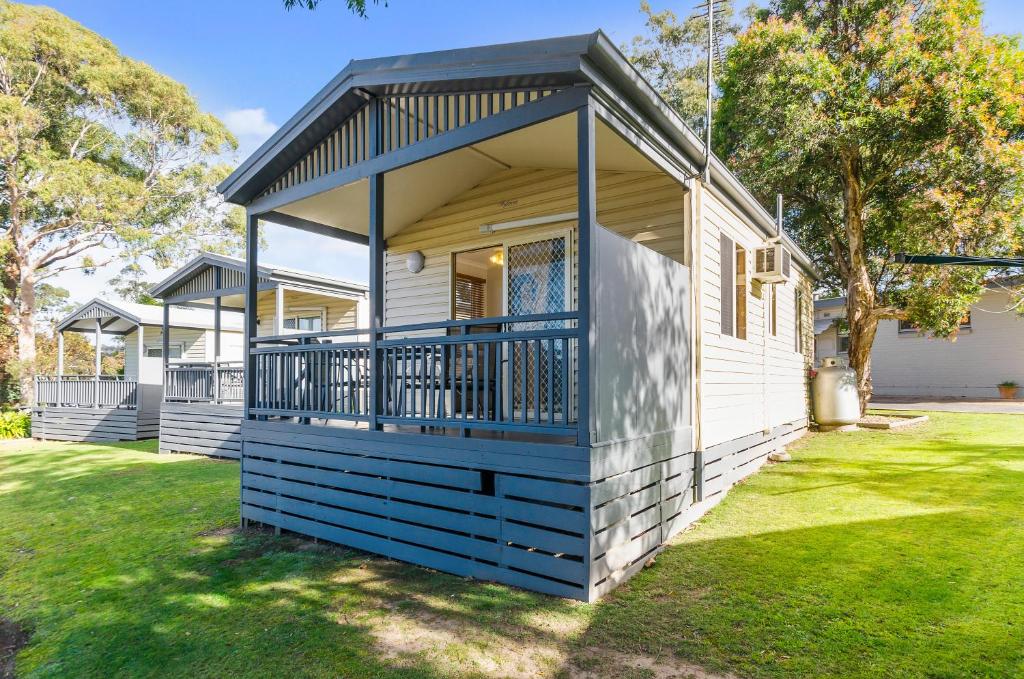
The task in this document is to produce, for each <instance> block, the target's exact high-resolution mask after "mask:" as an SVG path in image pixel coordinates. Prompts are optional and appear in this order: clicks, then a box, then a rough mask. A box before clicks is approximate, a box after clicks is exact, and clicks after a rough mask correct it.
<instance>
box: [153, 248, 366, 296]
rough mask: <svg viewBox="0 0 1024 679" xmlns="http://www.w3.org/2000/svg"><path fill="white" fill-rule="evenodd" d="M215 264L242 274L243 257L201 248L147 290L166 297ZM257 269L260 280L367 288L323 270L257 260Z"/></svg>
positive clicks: (355, 291)
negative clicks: (328, 274)
mask: <svg viewBox="0 0 1024 679" xmlns="http://www.w3.org/2000/svg"><path fill="white" fill-rule="evenodd" d="M217 266H219V267H223V268H225V269H228V270H231V271H235V272H237V273H239V274H242V275H243V276H244V274H245V260H244V259H240V258H238V257H229V256H228V255H220V254H216V253H213V252H202V253H200V254H199V255H198V256H196V257H194V258H192V259H191V260H189V262H188V263H186V264H185V265H184V266H182V267H181V268H180V269H178V270H177V271H174V272H173V273H171V274H170V275H169V276H168V277H167V278H165V279H164V280H162V281H160V282H159V283H157V284H156V285H154V286H153V287H152V288H150V291H149V294H151V295H153V296H154V297H156V298H158V299H162V298H164V297H167V296H169V294H168V293H169V292H171V291H173V290H175V289H176V288H178V287H179V286H180V285H181V284H182V283H184V282H185V281H187V280H189V279H190V278H192V277H194V276H196V275H198V274H199V273H200V272H201V271H202V270H204V269H206V268H209V267H217ZM257 271H258V272H259V280H260V281H261V282H266V281H269V282H276V283H290V284H293V285H298V286H301V287H304V288H310V289H315V290H322V291H325V292H334V293H342V294H351V295H361V294H364V293H365V292H366V291H367V290H368V289H369V288H368V287H367V286H366V284H364V283H355V282H353V281H347V280H343V279H341V278H334V277H332V276H324V275H323V274H318V273H312V272H310V271H302V270H300V269H292V268H289V267H284V266H277V265H275V264H259V265H258V266H257ZM240 281H242V282H243V283H242V284H244V277H243V278H240Z"/></svg>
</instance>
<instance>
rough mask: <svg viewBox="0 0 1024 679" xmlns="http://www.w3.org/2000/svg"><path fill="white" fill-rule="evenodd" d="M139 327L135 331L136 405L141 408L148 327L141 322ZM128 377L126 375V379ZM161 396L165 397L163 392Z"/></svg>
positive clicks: (161, 380)
mask: <svg viewBox="0 0 1024 679" xmlns="http://www.w3.org/2000/svg"><path fill="white" fill-rule="evenodd" d="M137 328H138V329H137V330H136V331H135V407H136V408H138V409H139V410H141V409H142V404H141V403H139V399H140V394H141V393H142V359H143V358H144V357H145V356H146V344H145V342H146V327H145V326H144V325H142V324H141V323H139V325H138V326H137ZM125 351H128V347H125ZM127 377H128V376H127V375H125V378H126V379H127ZM163 383H164V378H163V375H161V376H160V384H161V385H163ZM162 388H163V387H161V389H162ZM129 389H130V388H129ZM160 398H161V399H162V398H163V394H161V396H160Z"/></svg>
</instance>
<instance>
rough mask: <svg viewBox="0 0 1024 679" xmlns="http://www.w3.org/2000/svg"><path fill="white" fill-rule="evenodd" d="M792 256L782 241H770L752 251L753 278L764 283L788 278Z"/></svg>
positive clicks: (779, 281) (783, 280)
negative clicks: (768, 243)
mask: <svg viewBox="0 0 1024 679" xmlns="http://www.w3.org/2000/svg"><path fill="white" fill-rule="evenodd" d="M792 259H793V256H792V255H791V254H790V252H789V250H787V249H786V248H785V247H783V246H782V243H772V244H770V245H766V246H764V247H760V248H757V250H755V251H754V278H756V279H757V280H759V281H762V282H764V283H785V282H786V281H788V280H789V277H790V270H791V269H792Z"/></svg>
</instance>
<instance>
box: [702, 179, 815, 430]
mask: <svg viewBox="0 0 1024 679" xmlns="http://www.w3.org/2000/svg"><path fill="white" fill-rule="evenodd" d="M701 200H703V222H704V223H703V234H704V237H703V241H702V249H703V257H702V258H703V267H704V270H703V276H702V288H703V290H702V293H701V299H702V303H703V319H702V324H703V338H704V343H703V383H702V387H703V388H702V401H701V406H702V412H703V417H702V427H703V430H702V432H703V434H702V435H703V444H704V447H705V448H709V447H711V446H714V445H716V444H719V443H725V442H726V441H731V440H733V439H736V438H740V437H742V436H746V435H748V434H754V433H757V432H761V431H764V430H765V429H768V428H771V427H776V426H779V425H781V424H786V423H788V422H794V421H799V420H803V419H804V418H806V417H807V388H806V378H805V371H804V356H803V354H801V353H799V352H798V351H796V319H795V313H796V309H795V306H796V305H795V294H796V289H797V287H798V285H800V284H801V283H800V280H801V278H800V277H801V274H800V273H799V269H797V267H796V266H794V267H793V272H794V277H793V278H791V279H790V280H789V281H788V282H787V283H785V284H777V285H775V286H773V287H774V288H775V293H776V294H777V295H778V300H777V313H778V321H777V325H776V327H777V334H776V335H775V336H771V335H770V333H769V332H768V326H767V318H766V315H765V314H766V306H767V304H768V303H769V299H770V298H769V294H771V293H770V291H769V290H768V288H769V287H772V286H767V285H764V286H760V291H758V285H757V284H756V283H754V282H752V281H750V280H749V273H750V272H751V271H752V270H753V264H754V261H753V257H754V248H756V247H758V246H760V245H763V244H764V237H763V236H762V235H761V234H760V233H759V232H757V231H755V230H754V229H753V228H752V227H750V226H747V225H746V223H745V222H744V220H743V219H742V218H741V217H740V216H739V215H737V214H736V213H735V212H733V211H732V210H731V209H730V208H728V207H727V206H726V205H725V204H723V203H722V202H721V201H720V200H718V199H717V198H716V197H715V196H713V195H712V194H711V193H710V192H708V191H702V192H701ZM723 233H724V234H725V235H727V236H728V237H729V238H731V239H733V240H734V241H735V242H736V243H737V244H739V245H740V246H742V247H743V248H744V249H746V251H747V267H746V269H747V272H748V284H747V337H746V339H738V338H736V337H731V336H728V335H723V334H722V333H721V289H720V288H721V284H720V280H721V278H720V274H721V268H720V267H721V254H720V252H719V249H720V246H719V243H720V235H721V234H723Z"/></svg>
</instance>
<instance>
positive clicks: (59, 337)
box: [36, 330, 64, 407]
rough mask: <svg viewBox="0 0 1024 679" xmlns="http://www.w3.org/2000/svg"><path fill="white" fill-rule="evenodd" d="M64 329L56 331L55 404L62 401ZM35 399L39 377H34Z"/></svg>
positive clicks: (37, 397) (37, 393)
mask: <svg viewBox="0 0 1024 679" xmlns="http://www.w3.org/2000/svg"><path fill="white" fill-rule="evenodd" d="M63 377H64V331H63V330H58V331H57V406H58V407H59V406H60V405H61V403H63V402H64V380H63V379H62V378H63ZM36 401H37V402H38V401H39V378H38V377H37V378H36Z"/></svg>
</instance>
